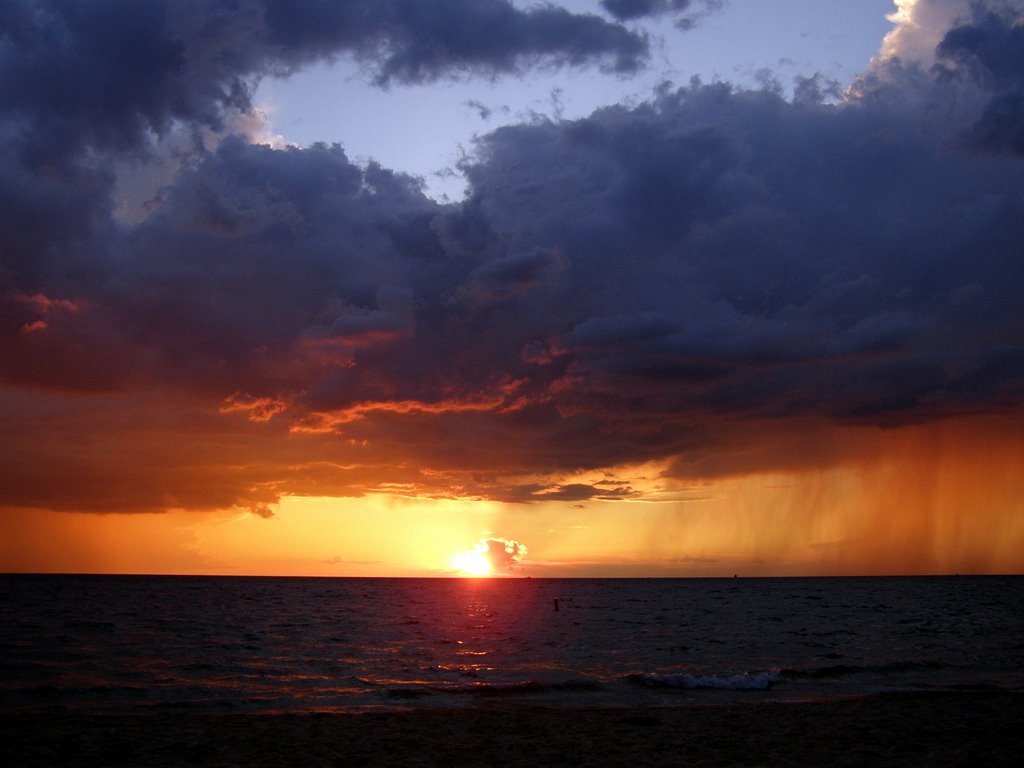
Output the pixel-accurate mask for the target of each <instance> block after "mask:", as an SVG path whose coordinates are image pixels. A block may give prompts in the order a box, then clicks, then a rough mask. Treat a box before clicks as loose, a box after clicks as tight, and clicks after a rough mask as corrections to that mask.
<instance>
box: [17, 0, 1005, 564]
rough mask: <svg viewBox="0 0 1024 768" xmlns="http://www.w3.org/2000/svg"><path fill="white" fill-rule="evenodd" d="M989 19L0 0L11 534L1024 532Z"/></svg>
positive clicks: (428, 551)
mask: <svg viewBox="0 0 1024 768" xmlns="http://www.w3.org/2000/svg"><path fill="white" fill-rule="evenodd" d="M897 6H898V7H897ZM1022 51H1024V0H984V1H983V2H967V1H966V0H916V1H915V0H899V2H898V3H897V4H895V5H894V4H893V3H891V2H888V1H887V2H881V1H880V0H878V1H876V0H871V1H870V2H860V1H858V2H852V1H851V2H845V1H844V2H834V3H818V2H810V1H809V0H806V1H805V0H787V2H777V3H763V2H757V1H756V0H601V1H599V0H592V1H591V2H587V1H586V0H573V2H568V1H567V2H552V3H548V4H534V3H527V2H515V3H511V2H507V0H450V1H449V2H446V3H441V4H439V3H436V2H429V1H428V0H366V1H365V2H363V1H362V0H353V2H349V3H338V4H334V3H302V4H294V3H285V2H282V1H281V0H237V1H235V0H232V1H231V2H228V1H227V0H223V1H220V0H153V1H152V2H141V3H130V4H126V3H121V2H113V1H112V0H76V1H74V2H72V1H71V0H41V1H38V2H28V1H27V0H0V134H2V136H3V139H4V141H3V142H2V143H0V166H2V172H0V202H2V207H0V211H2V214H0V244H2V245H0V456H2V459H0V530H2V531H3V534H2V535H0V571H13V572H23V571H29V572H39V571H43V572H107V573H198V574H239V575H241V574H270V575H302V576H448V575H467V574H473V573H477V574H481V573H483V572H485V571H486V572H489V573H493V574H498V575H510V576H731V575H733V574H734V573H737V574H740V575H862V574H916V573H1007V572H1013V573H1020V572H1022V571H1024V471H1022V469H1024V308H1022V306H1021V302H1020V299H1019V294H1020V286H1021V285H1022V284H1024V227H1022V226H1021V222H1022V221H1024V55H1022ZM481 564H483V565H481Z"/></svg>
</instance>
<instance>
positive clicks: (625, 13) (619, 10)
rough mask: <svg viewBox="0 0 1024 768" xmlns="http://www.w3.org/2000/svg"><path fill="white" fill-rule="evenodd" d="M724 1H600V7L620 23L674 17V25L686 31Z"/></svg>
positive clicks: (718, 7)
mask: <svg viewBox="0 0 1024 768" xmlns="http://www.w3.org/2000/svg"><path fill="white" fill-rule="evenodd" d="M724 4H725V0H702V2H696V3H694V2H692V0H601V7H602V8H604V9H605V10H606V11H607V12H608V13H610V14H611V15H612V16H614V17H615V18H616V19H619V20H620V21H635V20H637V19H642V18H645V17H650V16H655V17H657V16H665V15H669V14H672V15H674V16H675V17H676V25H677V26H679V27H681V28H683V29H687V28H690V27H692V26H693V25H694V24H696V22H697V20H698V19H699V18H700V17H701V16H703V15H705V14H708V13H711V12H714V11H717V10H719V9H720V8H721V7H722V6H723V5H724Z"/></svg>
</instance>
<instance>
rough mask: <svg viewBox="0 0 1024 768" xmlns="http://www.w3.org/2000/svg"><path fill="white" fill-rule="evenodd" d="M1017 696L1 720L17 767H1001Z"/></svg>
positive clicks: (1017, 719)
mask: <svg viewBox="0 0 1024 768" xmlns="http://www.w3.org/2000/svg"><path fill="white" fill-rule="evenodd" d="M1022 754H1024V693H997V692H961V693H935V694H889V695H880V696H872V697H865V698H857V699H849V700H843V701H832V702H825V703H793V704H778V703H774V704H763V703H756V704H735V705H716V706H687V707H673V708H657V709H584V710H573V709H539V708H531V709H519V708H512V709H484V710H479V709H478V710H457V711H445V712H441V711H423V710H419V711H414V712H401V713H372V714H286V715H236V714H195V715H189V714H145V715H75V714H70V713H53V714H46V715H27V714H14V715H4V716H2V717H0V760H2V763H3V764H4V765H12V766H18V767H19V768H25V767H28V766H59V765H67V766H179V765H189V766H320V765H330V766H517V768H520V767H522V766H531V767H533V766H732V765H758V766H776V765H778V766H783V765H784V766H804V765H806V766H826V765H837V766H851V765H863V766H883V765H891V766H933V765H934V766H968V765H971V766H973V765H983V766H1002V765H1006V766H1009V765H1014V766H1016V765H1019V764H1020V763H1019V761H1020V759H1021V755H1022Z"/></svg>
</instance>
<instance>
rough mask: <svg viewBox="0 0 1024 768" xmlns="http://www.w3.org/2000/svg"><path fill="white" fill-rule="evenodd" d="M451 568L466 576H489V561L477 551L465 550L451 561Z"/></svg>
mask: <svg viewBox="0 0 1024 768" xmlns="http://www.w3.org/2000/svg"><path fill="white" fill-rule="evenodd" d="M451 564H452V567H453V568H456V569H457V570H459V571H461V572H462V573H464V574H465V575H467V576H490V575H491V560H490V558H489V557H487V555H486V554H484V553H483V552H481V551H480V550H479V549H467V550H466V551H465V552H460V553H459V554H457V555H455V556H453V557H452V559H451Z"/></svg>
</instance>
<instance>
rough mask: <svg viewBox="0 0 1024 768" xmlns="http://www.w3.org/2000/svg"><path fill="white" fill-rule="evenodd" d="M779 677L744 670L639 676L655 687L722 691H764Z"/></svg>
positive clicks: (654, 673) (767, 673)
mask: <svg viewBox="0 0 1024 768" xmlns="http://www.w3.org/2000/svg"><path fill="white" fill-rule="evenodd" d="M779 679H780V678H779V674H778V673H777V672H757V673H753V674H751V673H748V672H744V673H742V674H736V675H690V674H685V673H681V674H670V675H662V674H659V673H657V672H648V673H646V674H644V675H641V676H640V680H641V681H643V682H644V683H645V684H647V685H649V686H652V687H657V688H661V687H665V688H717V689H719V690H724V691H766V690H768V689H769V688H771V687H772V685H774V684H775V683H777V682H779Z"/></svg>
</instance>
